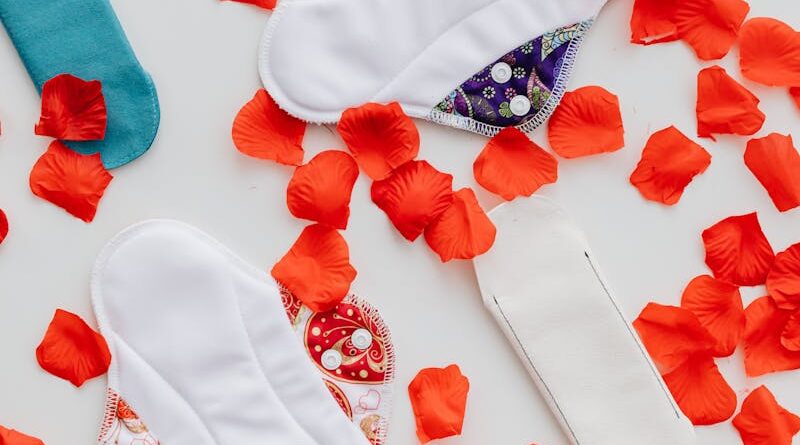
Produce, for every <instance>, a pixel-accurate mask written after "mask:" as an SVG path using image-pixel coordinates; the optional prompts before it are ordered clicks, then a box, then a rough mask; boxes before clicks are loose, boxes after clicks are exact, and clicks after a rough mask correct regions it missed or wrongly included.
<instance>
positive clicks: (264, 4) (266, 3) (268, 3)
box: [231, 0, 278, 10]
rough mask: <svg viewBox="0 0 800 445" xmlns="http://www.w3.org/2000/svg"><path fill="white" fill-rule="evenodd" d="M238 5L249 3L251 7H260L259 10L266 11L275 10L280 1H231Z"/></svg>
mask: <svg viewBox="0 0 800 445" xmlns="http://www.w3.org/2000/svg"><path fill="white" fill-rule="evenodd" d="M231 1H234V2H237V3H247V4H250V5H255V6H258V7H259V8H264V9H269V10H272V9H275V6H276V5H277V4H278V0H231Z"/></svg>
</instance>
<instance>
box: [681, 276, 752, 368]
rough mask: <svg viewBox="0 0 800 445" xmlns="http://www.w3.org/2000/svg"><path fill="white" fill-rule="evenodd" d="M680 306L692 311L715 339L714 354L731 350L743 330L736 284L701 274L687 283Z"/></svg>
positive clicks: (717, 354) (718, 354) (721, 353)
mask: <svg viewBox="0 0 800 445" xmlns="http://www.w3.org/2000/svg"><path fill="white" fill-rule="evenodd" d="M681 307H682V308H685V309H688V310H690V311H692V313H693V314H694V315H695V316H697V319H698V320H699V321H700V324H701V325H703V327H705V328H706V329H708V332H709V333H710V334H711V335H712V336H713V337H714V338H715V339H716V340H717V344H716V346H715V347H714V352H713V354H714V355H715V356H716V357H727V356H729V355H731V354H733V351H735V350H736V346H737V345H738V344H739V341H740V340H741V338H742V334H743V333H744V306H743V305H742V295H741V294H740V293H739V287H738V286H734V285H733V284H729V283H726V282H724V281H720V280H717V279H714V278H712V277H710V276H708V275H701V276H699V277H696V278H694V279H693V280H692V281H691V282H689V285H688V286H686V289H685V290H684V291H683V297H682V298H681Z"/></svg>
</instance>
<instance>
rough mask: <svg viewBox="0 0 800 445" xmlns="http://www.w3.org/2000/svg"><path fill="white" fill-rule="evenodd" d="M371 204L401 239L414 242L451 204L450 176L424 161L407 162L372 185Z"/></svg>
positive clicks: (451, 182) (451, 180)
mask: <svg viewBox="0 0 800 445" xmlns="http://www.w3.org/2000/svg"><path fill="white" fill-rule="evenodd" d="M372 202H374V203H375V204H377V205H378V207H380V209H381V210H383V211H384V212H385V213H386V215H387V216H388V217H389V219H390V220H391V221H392V224H394V226H395V227H397V230H399V231H400V233H401V234H402V235H403V237H405V238H406V239H407V240H409V241H414V240H415V239H417V237H419V236H420V235H421V234H422V231H423V230H425V228H426V227H427V226H428V224H430V223H431V222H432V221H434V220H435V219H436V218H438V217H439V215H441V214H442V213H443V212H444V211H445V210H447V208H448V207H450V204H452V203H453V177H452V176H451V175H448V174H445V173H442V172H440V171H438V170H436V169H435V168H433V167H432V166H431V165H430V164H428V163H427V162H426V161H409V162H407V163H405V164H403V165H402V166H400V167H399V168H398V169H397V170H395V171H394V173H392V174H391V176H389V177H387V178H386V179H383V180H380V181H375V182H374V183H372Z"/></svg>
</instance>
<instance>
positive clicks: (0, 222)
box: [0, 209, 8, 244]
mask: <svg viewBox="0 0 800 445" xmlns="http://www.w3.org/2000/svg"><path fill="white" fill-rule="evenodd" d="M6 236H8V218H7V217H6V214H5V212H3V209H0V244H3V240H5V239H6Z"/></svg>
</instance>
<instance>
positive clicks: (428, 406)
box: [408, 365, 469, 443]
mask: <svg viewBox="0 0 800 445" xmlns="http://www.w3.org/2000/svg"><path fill="white" fill-rule="evenodd" d="M468 393H469V380H468V379H467V378H466V377H465V376H464V375H463V374H461V369H459V367H458V366H457V365H450V366H448V367H446V368H426V369H423V370H421V371H419V372H418V373H417V375H416V377H414V380H412V381H411V383H409V385H408V397H409V399H411V408H412V409H413V410H414V419H415V421H416V424H417V437H418V438H419V441H420V442H421V443H428V442H430V441H431V440H434V439H442V438H444V437H450V436H457V435H459V434H461V427H462V425H463V424H464V412H465V411H466V407H467V394H468Z"/></svg>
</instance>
